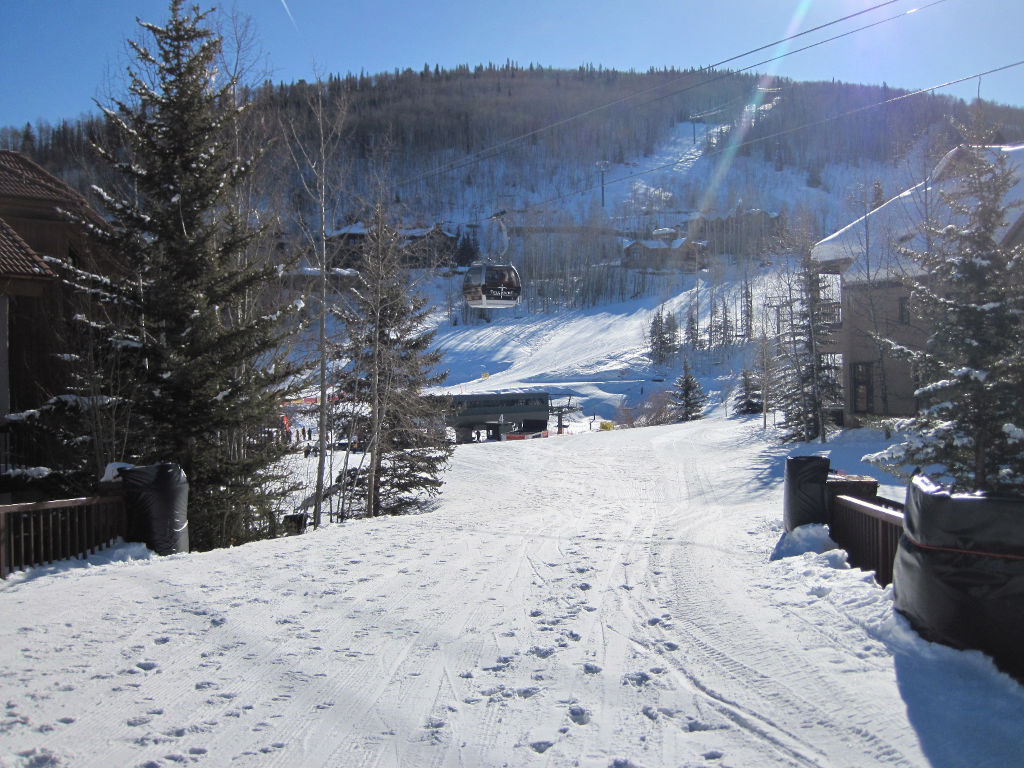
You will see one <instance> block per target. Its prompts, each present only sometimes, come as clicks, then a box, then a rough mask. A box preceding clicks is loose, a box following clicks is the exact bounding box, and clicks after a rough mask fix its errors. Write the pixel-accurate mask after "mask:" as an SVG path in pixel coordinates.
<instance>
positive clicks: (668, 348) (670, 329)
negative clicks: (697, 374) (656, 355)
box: [662, 311, 679, 362]
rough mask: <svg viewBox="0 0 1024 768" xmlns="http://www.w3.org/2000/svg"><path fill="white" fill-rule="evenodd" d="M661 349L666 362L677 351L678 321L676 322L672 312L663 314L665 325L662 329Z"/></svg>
mask: <svg viewBox="0 0 1024 768" xmlns="http://www.w3.org/2000/svg"><path fill="white" fill-rule="evenodd" d="M662 349H663V352H664V355H665V361H666V362H668V361H670V360H672V359H673V358H674V357H675V356H676V352H677V351H678V350H679V321H678V320H676V316H675V313H674V312H668V311H666V312H665V324H664V326H663V327H662Z"/></svg>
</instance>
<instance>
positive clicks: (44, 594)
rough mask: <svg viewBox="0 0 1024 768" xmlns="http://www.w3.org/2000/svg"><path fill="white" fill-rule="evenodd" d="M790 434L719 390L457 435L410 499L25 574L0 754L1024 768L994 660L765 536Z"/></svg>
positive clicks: (775, 524) (840, 560)
mask: <svg viewBox="0 0 1024 768" xmlns="http://www.w3.org/2000/svg"><path fill="white" fill-rule="evenodd" d="M784 454H785V452H784V451H783V449H781V448H779V447H778V446H776V445H774V444H772V443H771V442H766V440H765V439H764V438H763V437H762V435H761V433H760V432H759V430H758V424H757V422H756V421H754V422H750V421H742V420H734V419H728V418H725V417H724V416H723V414H722V411H721V409H719V410H717V411H716V412H715V413H714V414H713V415H712V417H711V418H709V419H707V420H704V421H701V422H691V423H689V424H682V425H676V426H668V427H656V428H649V429H635V430H621V431H615V432H585V433H582V434H576V435H572V436H563V437H557V438H555V437H553V438H550V439H547V440H533V441H527V442H520V443H489V444H472V445H464V446H460V447H459V448H458V449H457V451H456V453H455V456H454V459H453V463H452V470H451V473H450V476H449V481H448V484H447V486H446V487H445V490H444V494H443V496H442V498H441V501H440V504H439V506H438V508H437V510H436V511H435V512H433V513H430V514H426V515H420V516H411V517H401V518H389V519H383V520H381V519H377V520H364V521H355V522H350V523H346V524H344V525H340V526H339V525H329V526H325V527H324V528H322V529H320V530H317V531H313V532H311V533H309V534H307V535H305V536H299V537H293V538H287V539H280V540H277V541H269V542H260V543H256V544H250V545H246V546H243V547H238V548H235V549H231V550H226V551H217V552H210V553H205V554H193V555H175V556H172V557H168V558H159V559H158V558H154V559H143V560H118V561H115V562H107V563H101V562H100V559H99V558H98V559H96V560H94V564H93V565H90V566H88V567H82V566H81V565H78V566H76V567H53V568H41V569H36V570H34V571H32V572H30V573H28V574H17V575H15V576H14V577H12V578H11V579H10V580H9V581H8V582H5V583H3V584H0V607H2V614H3V617H4V620H3V622H2V623H0V703H2V706H3V709H2V711H0V764H2V765H5V766H6V765H9V766H29V765H32V766H111V765H149V766H158V765H163V766H172V765H178V764H183V763H188V764H192V763H195V764H198V765H211V766H214V765H217V766H220V765H225V766H226V765H238V766H247V765H251V766H271V765H274V766H299V765H301V766H339V765H344V766H370V765H374V766H424V765H435V766H500V765H509V766H529V765H550V766H600V767H601V768H605V767H607V766H618V767H619V768H623V767H624V766H634V767H636V766H647V768H652V767H653V766H680V765H687V766H697V765H706V766H714V765H722V766H726V765H731V766H776V765H777V766H794V765H798V766H811V765H814V766H858V767H860V766H880V765H887V766H888V765H898V766H925V765H936V766H960V765H962V766H993V767H995V766H999V767H1000V768H1002V767H1003V766H1008V765H1014V764H1017V761H1018V760H1019V755H1020V750H1021V747H1022V746H1024V737H1022V735H1021V731H1020V722H1021V718H1022V716H1024V692H1022V689H1021V687H1020V686H1018V685H1017V684H1016V683H1014V682H1012V681H1010V680H1009V679H1008V678H1006V677H1005V676H1003V675H1001V674H1000V673H998V672H997V671H996V670H995V669H994V667H993V666H992V664H991V662H990V661H989V660H987V659H986V658H984V657H983V656H981V655H980V654H978V653H961V652H956V651H953V650H950V649H947V648H942V647H938V646H931V645H929V644H927V643H925V642H923V641H921V640H920V639H918V638H917V637H916V636H915V635H914V634H913V633H912V632H911V631H910V630H909V629H908V628H907V625H906V623H905V622H904V620H903V619H902V618H900V617H898V616H896V615H894V614H893V611H892V599H891V591H890V590H889V589H885V590H883V589H880V588H879V587H877V586H876V585H874V584H873V583H872V581H871V578H870V576H869V575H866V574H863V573H860V572H858V571H852V570H849V569H848V568H846V566H845V560H844V557H843V556H842V554H841V553H839V552H836V551H832V552H827V553H825V554H811V553H808V554H803V555H796V556H794V557H789V558H785V559H782V560H777V561H771V560H770V555H771V553H772V550H773V548H774V547H775V545H776V543H777V542H778V540H779V537H780V534H781V526H780V505H781V492H780V490H781V489H780V476H781V470H782V464H783V460H784ZM125 554H131V552H130V551H129V552H127V553H125V552H122V553H121V555H122V556H123V555H125ZM134 554H138V552H137V551H136V552H135V553H134Z"/></svg>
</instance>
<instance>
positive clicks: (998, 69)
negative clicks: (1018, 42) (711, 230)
mask: <svg viewBox="0 0 1024 768" xmlns="http://www.w3.org/2000/svg"><path fill="white" fill-rule="evenodd" d="M1020 66H1024V60H1021V61H1015V62H1013V63H1012V64H1004V65H1003V66H1001V67H996V68H994V69H989V70H986V71H985V72H978V73H976V74H973V75H966V76H964V77H959V78H957V79H955V80H947V81H946V82H944V83H939V84H938V85H933V86H931V87H929V88H921V89H919V90H916V91H911V92H909V93H903V94H900V95H899V96H893V97H892V98H890V99H885V100H884V101H877V102H875V103H873V104H865V105H864V106H861V107H857V108H856V109H851V110H847V111H846V112H841V113H839V114H838V115H831V116H830V117H824V118H821V119H820V120H813V121H811V122H807V123H803V124H801V125H798V126H794V127H792V128H786V129H784V130H781V131H776V132H775V133H771V134H768V135H765V136H758V137H757V138H755V139H749V140H745V141H740V142H737V143H735V144H732V145H730V147H729V148H730V149H739V148H742V147H748V146H752V145H754V144H760V143H761V142H764V141H769V140H771V139H777V138H779V137H780V136H786V135H788V134H790V133H796V132H797V131H802V130H805V129H807V128H814V127H815V126H819V125H825V124H827V123H831V122H834V121H836V120H841V119H843V118H846V117H850V116H851V115H856V114H859V113H861V112H866V111H867V110H869V109H877V108H878V107H883V106H885V105H886V104H893V103H895V102H897V101H903V100H904V99H909V98H912V97H914V96H920V95H922V94H925V93H931V92H933V91H937V90H940V89H942V88H948V87H950V86H953V85H959V84H960V83H965V82H967V81H969V80H974V79H975V78H981V77H985V76H987V75H993V74H996V73H997V72H1005V71H1007V70H1010V69H1013V68H1015V67H1020ZM725 151H726V150H725V149H719V150H715V151H714V152H709V153H707V155H706V156H714V155H717V154H720V153H722V152H725ZM678 163H679V161H678V160H673V161H672V162H671V163H663V164H662V165H658V166H655V167H653V168H647V169H646V170H643V171H636V172H633V173H629V174H627V175H625V176H621V177H619V178H617V179H610V180H607V181H606V182H605V186H610V185H612V184H615V183H618V182H622V181H629V180H630V179H634V178H638V177H640V176H646V175H647V174H649V173H655V172H656V171H663V170H665V169H667V168H671V167H673V166H675V165H677V164H678ZM594 189H597V185H592V186H589V187H584V188H583V189H578V190H575V191H573V192H568V193H566V194H564V195H558V196H557V197H552V198H549V199H547V200H542V201H539V202H537V203H533V204H531V205H530V206H529V207H530V208H539V207H541V206H547V205H551V204H552V203H557V202H560V201H561V200H566V199H568V198H570V197H576V196H578V195H581V194H584V193H586V192H590V191H592V190H594Z"/></svg>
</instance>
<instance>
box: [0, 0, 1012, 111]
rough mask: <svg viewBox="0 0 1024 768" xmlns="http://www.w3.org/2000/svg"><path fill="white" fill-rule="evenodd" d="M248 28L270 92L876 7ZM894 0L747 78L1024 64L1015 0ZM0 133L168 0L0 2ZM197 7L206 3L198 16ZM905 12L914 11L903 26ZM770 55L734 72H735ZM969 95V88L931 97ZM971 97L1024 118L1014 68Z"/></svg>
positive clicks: (272, 7) (107, 87)
mask: <svg viewBox="0 0 1024 768" xmlns="http://www.w3.org/2000/svg"><path fill="white" fill-rule="evenodd" d="M231 2H234V6H232V5H231V4H230V2H225V3H224V4H223V5H222V6H221V8H222V9H223V10H230V9H231V8H232V7H234V8H235V9H236V10H237V11H238V12H239V13H241V14H243V15H245V16H248V17H250V18H251V20H252V26H253V31H254V33H255V34H254V36H255V38H256V41H257V43H258V45H259V47H260V48H261V50H262V53H263V58H262V59H261V61H262V67H263V69H264V71H265V72H266V75H267V76H268V77H269V78H270V79H272V80H274V81H275V82H278V81H285V82H290V81H294V80H298V79H307V80H310V79H315V77H316V73H317V72H319V73H320V74H322V75H327V74H331V73H339V74H345V73H348V72H353V73H359V72H360V71H365V72H367V73H369V74H373V73H377V72H382V71H392V70H394V69H395V68H399V69H405V68H406V67H412V68H414V69H416V70H419V69H422V68H423V65H424V64H429V65H430V66H431V67H433V66H434V65H435V64H440V65H441V66H442V67H449V68H450V67H454V66H456V65H459V64H469V65H470V66H473V65H475V64H481V63H483V64H486V63H487V62H491V61H493V62H495V63H498V64H502V63H504V62H505V60H506V59H511V60H513V61H515V62H517V63H519V64H521V65H523V66H526V65H528V64H530V63H531V62H532V63H535V64H542V65H544V66H554V67H576V66H578V65H580V64H588V63H589V64H593V65H595V66H597V65H601V66H603V67H606V68H615V69H637V70H646V69H648V68H649V67H652V66H654V67H664V66H675V67H678V68H686V67H691V66H702V65H708V64H714V63H718V62H720V61H723V60H725V59H729V58H731V57H733V56H736V55H738V54H741V53H743V52H745V51H749V50H751V49H754V48H758V47H760V46H762V45H766V44H768V43H772V42H774V41H776V40H779V39H781V38H783V37H785V36H787V35H788V34H792V33H794V32H799V31H803V30H807V29H810V28H812V27H815V26H817V25H819V24H825V23H827V22H830V21H833V20H835V19H839V18H841V17H843V16H846V15H849V14H852V13H855V12H857V11H860V10H863V9H866V8H870V7H872V6H875V5H879V4H881V3H883V2H884V0H724V1H723V2H714V1H713V0H690V1H689V2H686V1H684V0H671V1H670V0H629V2H621V1H620V0H587V1H586V2H582V1H581V0H543V1H541V0H512V2H508V1H506V2H501V3H496V2H486V0H485V1H483V2H481V0H448V1H447V2H445V3H437V4H434V3H412V2H408V0H374V1H373V2H367V1H366V0H333V1H332V2H327V1H326V0H231ZM931 2H933V0H896V1H895V2H892V3H889V4H887V5H884V7H881V8H878V9H877V10H874V11H871V12H870V13H866V14H864V15H862V16H859V17H857V18H855V19H850V20H848V21H846V22H844V23H841V24H837V25H834V26H830V27H828V28H827V29H824V30H821V31H819V32H816V33H813V34H809V35H806V36H804V37H801V38H799V39H798V40H796V41H794V42H792V43H791V44H790V48H791V49H792V48H796V47H801V46H804V45H807V44H809V43H813V42H817V41H819V40H823V39H824V38H827V37H831V36H833V35H836V34H841V33H843V32H847V31H850V30H852V29H854V28H855V27H860V26H864V25H866V24H872V23H874V22H881V21H883V20H884V19H888V18H889V17H893V16H898V17H899V18H896V19H894V20H892V21H887V22H884V23H880V24H877V26H874V27H872V28H871V29H867V30H864V31H861V32H856V33H854V34H851V35H849V36H848V37H846V38H843V39H841V40H837V41H834V42H829V43H825V44H823V45H821V46H818V47H816V48H813V49H812V50H808V51H803V52H799V53H794V54H793V55H790V56H788V57H787V58H785V59H782V60H781V61H779V62H777V63H774V64H765V65H761V66H758V67H756V69H755V71H758V72H767V73H772V72H774V73H778V74H781V75H785V76H788V77H793V78H795V79H799V80H831V79H833V78H835V79H837V80H843V81H845V82H858V83H876V84H877V83H882V82H886V83H888V84H889V85H890V86H896V87H904V88H911V89H915V88H926V87H931V86H934V85H938V84H940V83H944V82H948V81H951V80H955V79H959V78H962V77H965V76H968V75H974V74H977V73H980V72H985V71H988V70H992V69H996V68H999V67H1004V66H1006V65H1009V64H1014V63H1016V62H1018V61H1021V60H1022V59H1024V44H1022V42H1021V37H1020V35H1021V30H1022V29H1024V0H939V2H938V3H937V4H935V5H929V4H930V3H931ZM3 4H4V11H3V24H2V27H0V72H2V73H3V76H2V79H0V125H16V126H20V125H23V124H24V123H25V122H27V121H31V122H36V121H37V120H38V119H43V120H47V121H49V122H51V123H52V122H57V121H59V120H60V119H62V118H75V117H78V116H79V115H81V114H82V113H84V112H91V111H95V109H96V107H95V104H94V102H93V99H99V100H100V101H103V102H105V101H106V100H107V96H108V95H110V94H115V95H116V94H121V93H123V82H122V81H121V80H120V77H121V73H122V72H123V70H124V67H125V65H126V64H127V63H128V57H127V55H126V54H125V44H124V41H125V39H126V38H127V37H130V36H135V35H137V34H138V26H137V24H136V22H135V18H136V17H137V16H138V17H141V18H143V19H144V20H146V21H154V22H157V23H159V22H162V21H163V20H164V19H166V17H167V6H168V3H167V2H166V0H101V1H100V2H86V1H85V0H3ZM201 5H202V7H204V8H205V7H208V5H209V4H207V3H201ZM915 7H919V8H920V10H918V11H917V12H915V13H908V12H910V11H911V10H912V9H914V8H915ZM778 52H780V49H771V50H768V51H764V52H761V53H758V54H755V55H753V56H748V57H746V58H743V59H740V60H737V61H735V62H732V63H731V64H730V66H732V67H734V68H741V67H746V66H749V65H752V64H755V63H757V62H760V61H762V60H764V59H767V58H770V57H771V56H772V55H773V54H776V53H778ZM941 92H943V93H949V94H953V95H956V96H960V97H962V98H968V99H969V98H973V96H974V95H975V94H976V93H977V92H978V80H977V79H974V80H971V81H970V82H967V83H963V84H961V85H959V86H955V87H951V88H946V89H943V90H942V91H941ZM981 95H982V97H983V98H986V99H991V100H994V101H999V102H1002V103H1006V104H1013V105H1016V106H1024V66H1018V67H1014V68H1012V69H1009V70H1007V71H1004V72H1001V73H998V74H991V75H987V76H986V77H984V78H982V80H981Z"/></svg>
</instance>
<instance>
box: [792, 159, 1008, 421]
mask: <svg viewBox="0 0 1024 768" xmlns="http://www.w3.org/2000/svg"><path fill="white" fill-rule="evenodd" d="M990 151H991V152H1005V153H1008V154H1009V156H1010V164H1011V167H1013V168H1014V172H1015V174H1016V176H1017V182H1016V184H1015V185H1014V187H1013V188H1012V189H1011V190H1010V192H1009V193H1008V195H1007V198H1006V199H1004V204H1009V205H1010V209H1009V215H1008V222H1007V224H1006V226H1005V227H1004V228H1003V230H1002V232H1001V235H1000V244H1001V245H1002V246H1003V247H1007V248H1008V247H1013V246H1015V245H1019V244H1021V243H1022V242H1024V211H1022V209H1021V208H1019V207H1013V203H1015V202H1018V201H1022V200H1024V181H1022V179H1021V177H1022V175H1024V145H1020V146H998V147H991V148H990ZM961 154H962V149H961V148H957V149H954V150H952V151H950V152H949V153H948V154H946V156H945V157H943V158H942V160H941V161H940V162H939V163H938V165H936V167H935V169H934V170H933V171H932V173H931V175H930V177H929V178H928V179H926V180H925V181H922V182H920V183H919V184H917V185H915V186H913V187H911V188H910V189H908V190H906V191H904V192H902V193H901V194H899V195H897V196H896V197H894V198H892V199H890V200H888V201H886V202H885V203H883V204H882V205H880V206H878V207H877V208H875V209H874V210H872V211H870V212H868V213H867V214H866V215H864V216H862V217H861V218H859V219H857V220H856V221H854V222H852V223H850V224H848V225H847V226H845V227H843V228H842V229H840V230H839V231H838V232H835V233H833V234H831V235H829V236H828V237H826V238H825V239H824V240H821V241H820V242H818V243H817V244H816V245H815V246H814V247H813V249H812V251H811V258H812V260H813V261H815V262H816V263H817V267H818V270H819V271H820V272H821V273H823V274H833V275H837V276H838V277H839V280H840V297H841V298H840V313H839V317H838V318H837V322H836V323H835V324H834V331H835V342H834V344H833V345H832V346H831V347H830V348H829V349H827V350H825V352H826V353H828V354H836V355H840V356H841V359H842V388H843V400H844V403H843V421H844V424H846V425H847V426H856V425H857V424H859V423H861V422H862V421H863V420H864V418H865V417H869V416H881V417H886V416H908V415H911V414H912V413H914V412H915V411H916V410H917V399H916V397H915V395H914V393H915V391H916V389H917V382H916V379H915V375H914V371H913V370H912V369H911V366H910V364H909V363H908V362H907V361H906V360H903V359H900V358H898V357H896V356H894V355H893V354H892V352H891V351H890V350H889V347H888V346H887V345H885V344H882V343H880V342H879V341H877V339H888V340H891V341H893V342H895V343H897V344H899V345H902V346H904V347H907V348H908V349H921V348H922V347H923V345H924V344H925V342H926V340H927V337H928V333H929V328H927V327H926V326H925V324H924V323H923V321H922V319H921V318H920V316H919V315H918V314H917V313H916V312H915V311H914V308H913V305H912V303H911V301H910V288H909V286H908V285H907V283H906V278H908V277H911V276H914V275H915V273H916V270H917V269H918V268H917V265H916V263H915V262H914V261H913V260H911V259H910V258H909V257H908V256H907V255H906V254H905V253H904V252H903V250H904V249H909V250H912V251H918V252H921V251H923V250H924V249H925V245H926V244H925V239H924V236H923V234H922V233H921V224H922V221H923V219H924V217H925V211H929V212H931V213H930V215H931V216H932V218H933V220H937V221H943V222H945V221H947V220H948V219H949V218H950V211H949V210H948V208H947V207H946V206H945V205H944V204H943V203H942V201H941V195H940V191H941V190H943V189H949V188H950V187H951V186H952V185H953V184H955V183H956V180H957V177H958V174H957V165H958V158H959V157H960V156H961Z"/></svg>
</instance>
